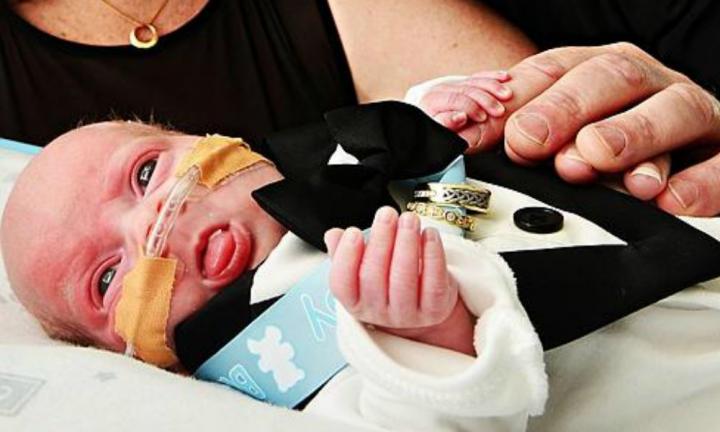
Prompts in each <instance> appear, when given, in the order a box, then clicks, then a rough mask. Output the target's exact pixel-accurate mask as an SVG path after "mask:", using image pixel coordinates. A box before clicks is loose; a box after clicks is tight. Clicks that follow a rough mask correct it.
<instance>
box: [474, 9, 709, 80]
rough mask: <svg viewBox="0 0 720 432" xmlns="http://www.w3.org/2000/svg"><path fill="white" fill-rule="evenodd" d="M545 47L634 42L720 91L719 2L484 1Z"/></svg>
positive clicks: (670, 64)
mask: <svg viewBox="0 0 720 432" xmlns="http://www.w3.org/2000/svg"><path fill="white" fill-rule="evenodd" d="M483 3H486V4H488V5H490V6H491V7H493V8H494V9H496V10H497V11H498V12H500V14H501V15H503V16H505V17H507V18H508V19H509V20H510V21H511V22H513V23H515V24H516V25H517V26H518V27H520V29H522V30H523V31H524V32H525V33H526V34H527V35H528V36H530V38H531V39H532V40H533V41H535V43H537V44H538V45H539V47H540V48H541V49H547V48H554V47H560V46H567V45H599V44H606V43H611V42H619V41H628V42H632V43H635V44H636V45H638V46H640V47H641V48H643V49H645V50H646V51H648V52H649V53H650V54H652V55H653V56H655V57H656V58H658V59H659V60H660V61H662V62H663V63H664V64H666V65H667V66H669V67H672V68H674V69H677V70H679V71H681V72H683V73H685V74H687V75H689V76H690V77H691V78H692V79H694V80H695V81H696V82H698V83H699V84H701V85H703V86H705V87H706V88H707V89H708V90H711V91H714V92H717V91H718V90H719V89H720V61H719V60H718V56H717V53H718V52H720V2H718V1H715V0H543V1H534V0H485V1H483Z"/></svg>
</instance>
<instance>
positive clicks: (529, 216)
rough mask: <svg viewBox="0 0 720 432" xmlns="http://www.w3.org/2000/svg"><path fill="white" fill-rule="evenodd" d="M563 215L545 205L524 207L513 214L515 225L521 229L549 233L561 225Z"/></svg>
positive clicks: (555, 230) (558, 229)
mask: <svg viewBox="0 0 720 432" xmlns="http://www.w3.org/2000/svg"><path fill="white" fill-rule="evenodd" d="M563 219H564V218H563V215H562V214H561V213H560V212H559V211H557V210H553V209H551V208H547V207H524V208H521V209H520V210H518V211H516V212H515V214H513V220H514V221H515V226H517V227H518V228H520V229H521V230H523V231H527V232H531V233H537V234H550V233H554V232H557V231H560V230H561V229H562V227H563Z"/></svg>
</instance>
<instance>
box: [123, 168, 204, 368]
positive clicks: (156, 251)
mask: <svg viewBox="0 0 720 432" xmlns="http://www.w3.org/2000/svg"><path fill="white" fill-rule="evenodd" d="M199 179H200V168H198V167H197V165H193V166H191V167H190V168H189V169H188V170H187V172H185V174H184V175H183V176H182V177H180V178H178V180H177V181H176V182H175V184H174V185H173V187H172V188H171V189H170V192H168V197H167V199H166V200H165V202H164V203H163V205H162V207H161V208H160V213H159V214H158V217H157V220H156V221H155V223H154V224H153V227H152V230H150V234H149V235H148V238H147V240H146V241H145V249H144V255H145V256H146V257H152V258H159V257H162V254H163V250H164V249H165V243H166V242H167V238H168V236H169V235H170V231H172V229H173V227H174V226H175V221H176V220H177V216H178V214H179V213H180V210H181V209H182V207H183V204H185V200H187V198H188V196H189V195H190V192H192V190H193V189H194V188H195V186H197V184H198V181H199ZM125 355H126V356H129V357H134V356H135V347H134V346H133V343H132V342H131V341H128V342H127V344H126V346H125Z"/></svg>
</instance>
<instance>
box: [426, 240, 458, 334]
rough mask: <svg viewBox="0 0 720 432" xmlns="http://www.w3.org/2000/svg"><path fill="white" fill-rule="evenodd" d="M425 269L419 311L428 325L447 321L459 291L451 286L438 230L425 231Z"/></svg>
mask: <svg viewBox="0 0 720 432" xmlns="http://www.w3.org/2000/svg"><path fill="white" fill-rule="evenodd" d="M422 261H423V268H422V276H421V280H420V306H419V309H420V310H421V313H422V314H423V316H424V317H426V319H428V320H429V321H430V322H429V323H428V324H430V325H432V324H437V323H440V322H442V321H443V320H445V319H446V318H447V317H448V315H450V312H452V309H453V307H454V306H455V302H457V294H458V293H457V289H454V288H452V287H451V285H450V278H449V275H448V272H447V264H446V261H445V249H444V248H443V244H442V240H441V239H440V235H439V234H438V232H437V230H436V229H434V228H427V229H426V230H425V231H423V254H422Z"/></svg>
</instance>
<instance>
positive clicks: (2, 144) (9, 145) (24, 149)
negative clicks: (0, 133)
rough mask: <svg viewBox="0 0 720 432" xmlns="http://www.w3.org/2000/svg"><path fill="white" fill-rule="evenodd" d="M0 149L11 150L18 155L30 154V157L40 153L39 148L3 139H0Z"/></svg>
mask: <svg viewBox="0 0 720 432" xmlns="http://www.w3.org/2000/svg"><path fill="white" fill-rule="evenodd" d="M0 149H5V150H12V151H16V152H20V153H26V154H31V155H34V154H37V153H40V150H42V148H41V147H37V146H34V145H30V144H25V143H21V142H18V141H12V140H9V139H5V138H0Z"/></svg>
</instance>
